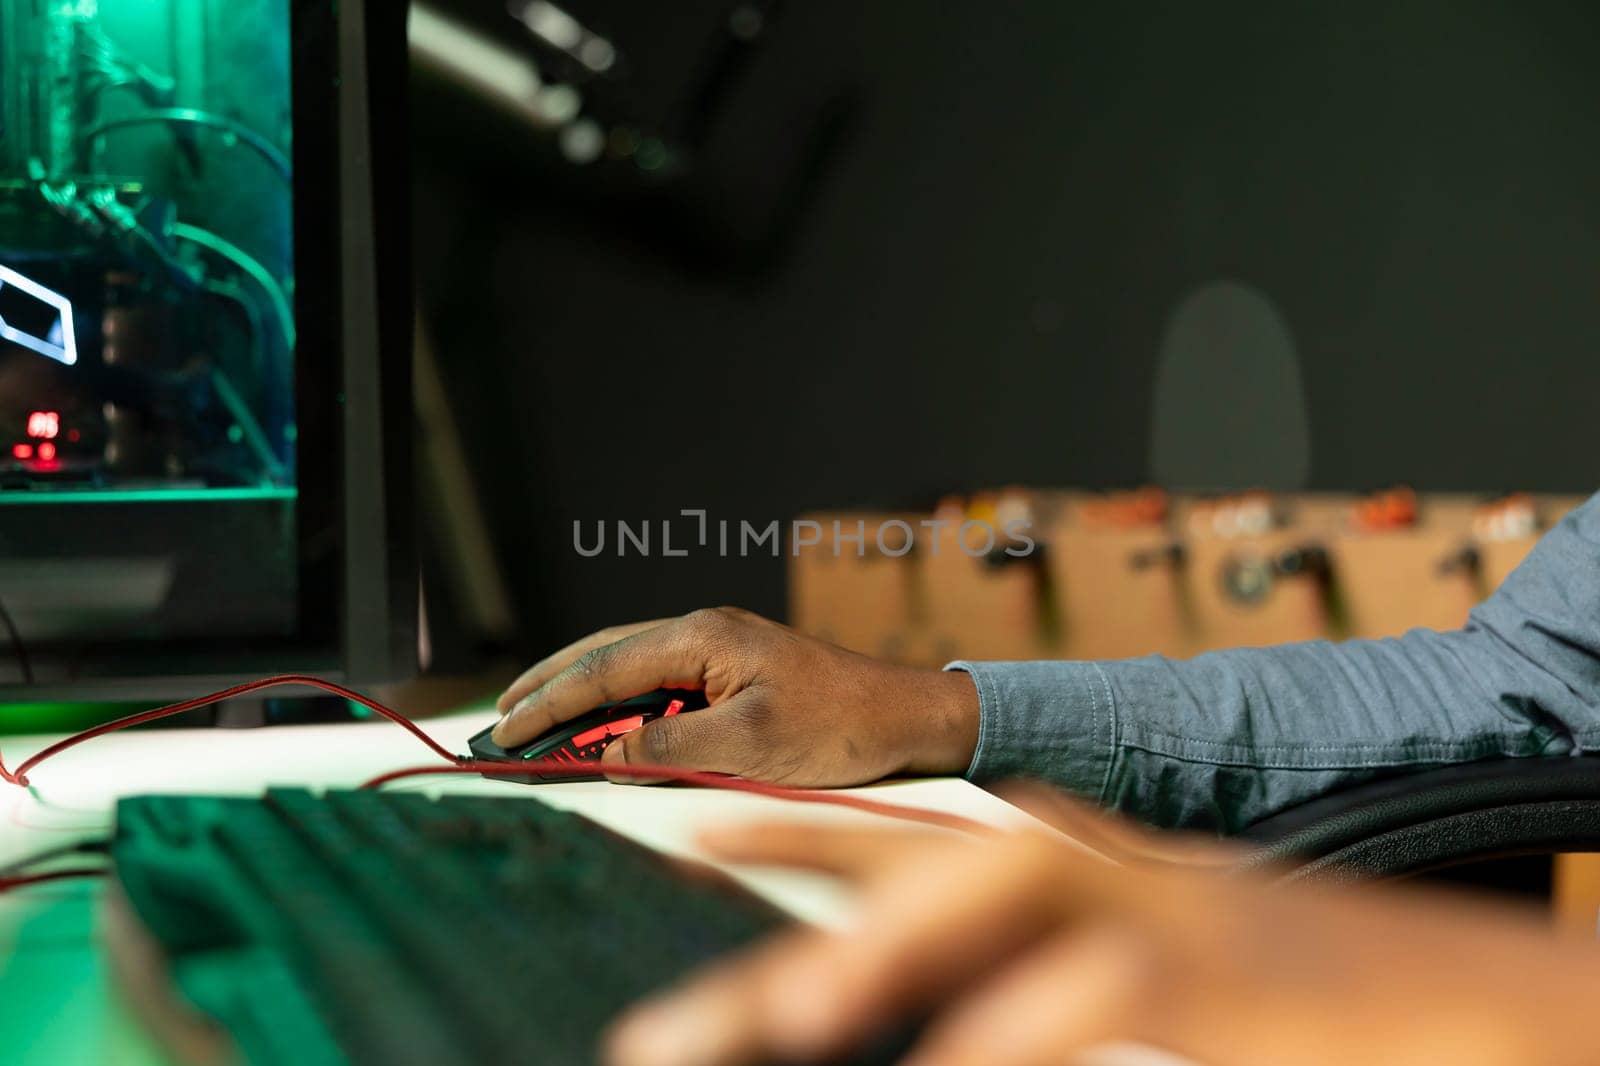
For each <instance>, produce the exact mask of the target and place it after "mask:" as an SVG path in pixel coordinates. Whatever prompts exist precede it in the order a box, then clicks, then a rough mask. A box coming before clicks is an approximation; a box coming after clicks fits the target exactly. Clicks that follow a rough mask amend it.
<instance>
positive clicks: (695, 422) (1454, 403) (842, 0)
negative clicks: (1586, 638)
mask: <svg viewBox="0 0 1600 1066" xmlns="http://www.w3.org/2000/svg"><path fill="white" fill-rule="evenodd" d="M440 6H441V7H444V8H446V9H450V8H456V9H461V10H467V9H471V13H475V14H477V15H479V16H482V17H494V15H495V12H496V9H498V8H499V3H498V0H484V2H482V3H468V2H466V0H456V2H455V3H454V4H441V5H440ZM566 6H568V7H569V8H570V9H571V10H573V11H574V12H575V13H578V14H579V15H580V16H583V17H584V18H585V19H586V20H587V21H589V22H590V23H591V24H594V25H598V26H601V27H603V28H604V29H605V30H606V31H607V32H608V33H609V34H610V35H611V37H612V39H613V40H615V41H616V42H617V43H618V45H619V46H620V48H621V49H622V51H623V54H624V55H625V56H632V57H640V61H639V62H638V63H636V65H635V69H634V70H633V72H632V77H633V79H634V86H633V87H634V88H635V89H636V90H637V91H638V96H637V99H638V100H641V101H646V102H647V104H641V105H640V106H658V105H659V106H667V105H664V104H662V103H661V102H662V101H667V102H668V103H669V104H670V102H671V101H672V100H673V99H674V98H675V97H674V94H675V93H678V92H679V91H680V89H681V84H680V83H681V81H682V78H683V72H684V71H685V70H689V69H692V68H693V57H694V55H696V54H697V53H696V49H697V48H698V47H699V44H698V42H699V40H700V39H701V38H703V36H704V34H705V33H707V32H710V31H709V30H706V31H700V30H698V29H696V27H697V26H699V25H701V24H704V25H705V26H708V27H713V28H714V27H716V26H717V25H718V24H719V23H718V20H719V19H721V18H723V17H724V16H725V13H726V11H727V10H728V5H726V4H707V3H703V2H698V0H696V2H688V0H685V2H684V3H681V4H673V5H642V4H628V3H620V2H611V3H606V4H585V3H579V2H578V0H572V2H571V3H569V4H568V5H566ZM664 8H666V9H671V10H670V11H668V12H665V13H664V12H663V10H662V9H664ZM663 20H666V21H665V22H663ZM697 20H699V21H697ZM668 28H675V29H676V31H677V32H676V33H669V32H667V29H668ZM674 49H678V50H679V52H674V51H673V50H674ZM679 53H681V56H682V57H683V58H682V61H681V62H679V61H678V59H679V57H680V56H679ZM1596 56H1600V9H1597V8H1596V7H1595V6H1594V5H1592V4H1588V3H1538V4H1516V5H1510V4H1504V3H1489V2H1482V3H1442V2H1440V3H1397V4H1378V3H1370V4H1369V3H1359V4H1279V3H1250V4H1241V3H1212V4H1205V5H1192V4H1141V5H1133V6H1130V7H1128V8H1127V9H1123V6H1122V5H1094V6H1093V7H1092V8H1091V7H1089V6H1087V5H1076V4H1063V3H1059V2H1056V0H1034V2H1027V3H1021V2H1014V3H996V4H985V5H976V4H970V3H961V4H946V3H929V2H917V3H909V2H900V3H887V2H885V3H872V4H860V3H857V2H853V0H813V2H809V3H806V4H803V5H800V4H794V5H789V6H788V7H787V9H785V10H784V11H783V12H782V17H781V18H780V19H776V20H774V21H773V23H772V25H771V26H770V29H769V32H768V33H767V34H766V35H765V36H764V38H763V42H762V50H761V52H760V55H759V56H758V59H757V62H755V63H754V64H753V65H752V67H751V68H750V70H749V71H748V72H747V75H746V76H745V77H743V78H742V79H741V80H740V81H739V82H738V83H737V84H736V85H735V86H733V87H732V88H731V89H729V90H728V92H727V93H726V94H725V96H726V101H725V103H726V106H724V107H723V108H722V109H721V110H720V111H719V113H718V115H717V118H716V121H715V123H714V124H713V125H712V126H711V127H710V130H709V133H708V134H707V138H706V142H705V144H704V146H703V147H702V150H701V151H699V152H698V153H697V155H696V159H695V164H694V167H693V169H692V171H691V172H690V173H689V174H688V175H687V176H686V177H685V178H683V179H682V180H681V181H679V182H678V183H677V187H676V188H677V191H676V192H675V193H674V195H673V197H671V198H665V199H661V200H659V201H650V200H646V201H645V202H644V203H643V204H642V205H641V204H640V203H639V202H638V201H637V198H635V197H631V196H630V195H627V194H625V193H624V194H616V193H615V192H614V190H609V189H606V190H602V191H599V192H597V191H595V190H594V189H592V188H586V187H585V181H586V178H585V175H584V173H583V172H582V171H580V170H579V169H578V168H574V167H571V166H568V165H565V164H563V163H561V162H560V160H559V159H558V157H556V156H555V155H553V154H551V153H549V152H548V151H543V150H541V149H540V148H539V147H538V146H529V145H523V144H521V143H518V140H517V137H516V136H515V135H514V134H513V133H511V132H508V131H505V130H502V129H498V128H496V127H493V126H490V125H484V126H477V125H474V124H473V123H472V122H469V121H467V120H466V119H465V117H464V114H465V113H464V111H463V109H462V107H461V106H460V105H459V102H456V101H451V100H449V98H448V97H447V96H445V95H442V94H440V93H438V92H437V91H435V90H434V89H433V88H432V87H430V86H427V85H419V86H418V100H417V104H418V107H417V117H418V126H417V133H416V145H417V149H418V150H417V153H416V192H417V195H416V234H417V257H418V270H419V280H420V287H421V289H420V291H421V298H422V307H423V312H424V314H425V316H426V319H427V321H428V324H429V327H430V329H431V331H432V333H433V339H434V342H435V344H436V346H437V348H438V351H439V356H440V360H441V362H442V364H443V368H444V373H445V375H446V377H447V379H448V385H449V388H450V392H451V397H452V399H453V401H454V404H455V407H456V410H457V414H458V415H459V416H460V417H461V418H462V420H463V423H464V426H465V438H466V443H467V446H468V450H469V455H470V459H471V462H472V464H473V467H474V469H475V471H476V476H477V477H478V479H479V486H478V487H479V488H480V489H481V490H482V491H483V493H484V495H485V498H486V501H487V505H488V509H489V517H490V520H491V526H492V531H493V534H494V537H495V540H496V542H497V546H498V548H499V549H500V551H501V552H502V554H503V565H504V567H505V569H506V572H507V576H508V579H509V582H510V584H511V586H512V592H513V596H514V600H515V603H516V606H517V609H518V611H519V613H520V616H521V617H520V621H521V628H522V634H521V637H520V638H519V643H520V644H523V645H525V647H524V648H522V649H520V650H523V651H529V652H531V651H533V650H536V649H540V648H548V647H549V646H551V645H552V644H553V643H554V642H557V641H563V640H566V639H570V638H572V637H574V636H576V635H579V634H580V633H581V632H583V631H587V630H589V629H593V628H596V627H599V626H601V625H604V624H607V623H609V622H614V621H619V620H624V619H631V618H636V617H652V616H657V615H662V614H667V613H673V612H679V611H683V610H687V609H690V608H692V607H695V606H699V605H705V604H712V603H719V602H728V603H737V604H741V605H744V606H748V607H751V608H753V609H755V610H759V611H762V612H766V613H770V614H775V615H780V616H781V614H782V611H783V563H782V561H781V560H775V559H772V558H770V557H764V558H751V559H743V560H741V559H727V560H724V559H717V558H713V557H710V556H706V555H701V556H692V557H690V558H687V559H661V558H659V557H657V558H650V559H639V558H627V559H618V558H616V557H615V556H614V555H613V556H610V557H608V558H600V559H592V560H591V559H582V558H579V557H578V556H577V555H576V553H575V552H574V551H573V548H572V523H573V521H574V520H575V519H578V520H582V521H584V522H585V523H586V524H587V525H586V528H591V529H592V527H593V523H594V522H595V521H597V520H601V519H604V520H607V521H614V520H616V519H626V520H630V521H637V520H639V519H644V518H653V519H659V518H662V517H669V516H672V515H674V514H676V512H677V511H678V510H679V508H683V507H704V508H707V509H709V510H710V511H711V513H712V517H713V518H717V517H725V518H728V519H732V520H737V519H741V518H743V519H748V520H750V521H752V522H757V523H758V524H765V523H766V522H767V521H769V520H771V519H773V518H779V519H785V520H787V519H788V518H791V517H793V516H794V515H796V514H798V513H800V512H803V511H805V510H807V509H811V508H838V507H847V506H863V507H881V506H887V505H921V506H926V505H929V504H931V503H932V502H933V500H934V498H935V497H936V496H938V495H939V494H941V493H945V492H950V491H959V490H962V489H971V488H976V487H981V486H994V485H1000V484H1007V483H1022V484H1029V485H1040V486H1067V485H1078V486H1123V485H1132V484H1137V483H1141V482H1143V481H1145V480H1147V479H1149V478H1151V477H1152V470H1151V468H1150V425H1149V422H1150V416H1151V409H1152V395H1153V391H1154V381H1155V376H1156V367H1157V360H1158V355H1159V354H1160V352H1161V350H1162V344H1163V337H1164V334H1165V333H1166V330H1167V327H1168V324H1169V322H1170V321H1171V319H1172V316H1173V313H1174V311H1175V309H1176V308H1177V307H1178V306H1179V305H1180V304H1181V303H1182V302H1183V301H1184V300H1185V299H1186V298H1187V297H1189V296H1191V295H1192V294H1193V293H1194V292H1195V291H1196V290H1197V289H1199V288H1200V287H1201V286H1204V285H1207V284H1208V283H1212V282H1216V281H1219V280H1228V281H1234V282H1238V283H1241V284H1244V285H1247V286H1249V287H1251V288H1252V289H1253V290H1254V291H1255V292H1257V293H1258V294H1260V295H1261V296H1263V297H1265V299H1266V300H1267V301H1268V302H1269V303H1270V305H1271V306H1272V307H1273V308H1274V309H1275V311H1276V313H1277V315H1278V316H1279V317H1280V318H1281V320H1282V322H1283V324H1284V325H1285V327H1286V328H1287V331H1288V335H1289V337H1290V339H1291V341H1292V345H1293V349H1294V350H1295V351H1296V352H1297V353H1298V358H1299V364H1300V376H1301V379H1302V381H1303V389H1304V401H1305V412H1306V421H1307V423H1308V426H1309V443H1310V462H1309V474H1308V476H1307V477H1306V479H1305V481H1304V484H1303V486H1301V487H1305V488H1312V489H1330V490H1364V489H1372V488H1376V487H1380V486H1385V485H1390V484H1393V483H1396V482H1406V483H1409V484H1411V485H1413V486H1415V487H1417V488H1419V489H1425V490H1471V491H1502V490H1509V489H1528V490H1536V491H1587V490H1588V489H1591V488H1593V487H1595V486H1596V484H1597V483H1600V450H1597V448H1596V446H1595V434H1594V428H1593V427H1594V425H1595V418H1594V411H1593V407H1594V397H1595V396H1596V395H1600V360H1597V359H1596V357H1595V353H1596V352H1597V350H1600V343H1597V342H1600V286H1597V278H1600V272H1597V267H1600V241H1597V238H1600V195H1597V191H1600V64H1597V62H1596ZM645 57H648V58H649V59H650V61H649V62H644V61H643V59H644V58H645ZM819 145H820V146H822V147H818V146H819ZM797 175H798V176H797ZM1221 350H1222V351H1223V352H1224V356H1225V354H1226V345H1223V346H1222V348H1221ZM1249 355H1250V353H1242V354H1241V356H1240V358H1239V359H1238V360H1237V361H1235V360H1232V359H1229V358H1226V357H1218V356H1216V355H1215V353H1213V355H1211V356H1208V358H1213V359H1215V361H1216V363H1217V365H1216V367H1215V372H1214V374H1210V375H1207V376H1204V377H1203V380H1204V381H1205V382H1206V383H1208V385H1209V387H1205V388H1198V389H1194V390H1192V391H1193V395H1192V397H1191V400H1192V405H1193V412H1192V413H1191V417H1192V419H1193V421H1194V423H1195V424H1196V425H1198V426H1201V427H1203V426H1204V425H1205V424H1206V423H1207V422H1208V421H1215V422H1217V423H1218V424H1225V423H1226V422H1228V420H1229V419H1230V415H1231V412H1233V411H1234V410H1236V409H1238V408H1240V407H1241V406H1242V407H1244V408H1248V407H1249V406H1250V404H1249V403H1248V402H1243V403H1241V400H1240V398H1241V397H1248V396H1250V395H1251V390H1252V389H1253V388H1254V387H1255V386H1254V385H1253V383H1252V381H1251V380H1250V375H1249V374H1247V373H1244V372H1242V371H1238V370H1237V368H1238V367H1247V366H1249V365H1251V359H1250V358H1249V357H1248V356H1249ZM1231 368H1232V369H1233V372H1230V370H1231ZM1202 432H1203V430H1202ZM1232 436H1237V434H1236V433H1234V434H1232ZM1198 446H1199V447H1200V448H1201V449H1202V453H1203V451H1204V441H1203V440H1202V441H1201V442H1200V444H1199V445H1198ZM1259 448H1260V450H1261V452H1262V453H1263V454H1270V453H1271V451H1272V449H1273V448H1274V441H1273V440H1272V439H1270V434H1269V435H1265V436H1264V437H1263V439H1261V440H1260V442H1259ZM1238 451H1239V450H1238V449H1236V448H1226V449H1218V458H1217V464H1218V467H1217V473H1216V476H1215V477H1213V478H1207V479H1206V480H1207V481H1208V482H1211V484H1209V485H1207V486H1205V487H1227V486H1228V484H1229V483H1230V481H1232V480H1235V479H1238V478H1244V479H1245V480H1247V481H1248V480H1250V479H1249V477H1248V472H1249V470H1250V467H1249V463H1248V461H1244V462H1241V461H1240V459H1239V455H1238V454H1237V453H1238ZM1176 487H1194V486H1176ZM1237 487H1245V486H1243V485H1240V486H1237ZM1285 487H1293V486H1285Z"/></svg>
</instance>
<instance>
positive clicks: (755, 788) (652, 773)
mask: <svg viewBox="0 0 1600 1066" xmlns="http://www.w3.org/2000/svg"><path fill="white" fill-rule="evenodd" d="M547 772H548V773H563V774H587V775H589V776H591V777H611V776H616V777H643V778H648V779H650V780H652V781H657V780H659V781H671V782H673V783H675V784H680V785H698V786H699V787H701V788H715V789H721V790H723V791H724V792H747V793H750V794H751V795H756V796H768V797H770V798H772V799H781V800H788V801H790V802H793V803H820V804H825V805H828V806H834V807H850V808H852V809H854V810H858V811H866V812H867V813H869V814H878V815H883V816H884V817H886V818H898V819H900V820H901V821H906V822H921V823H923V824H924V825H935V826H939V827H940V828H942V829H956V830H960V831H961V832H964V833H977V834H982V833H987V832H990V828H989V827H988V826H986V825H984V824H983V823H982V822H978V821H974V820H973V819H971V818H965V817H962V816H961V815H959V814H947V813H946V812H944V811H934V810H928V809H926V808H922V807H906V806H902V805H901V804H898V803H884V802H883V801H882V800H873V799H867V798H865V797H863V796H850V795H845V794H844V793H840V792H828V791H825V790H822V789H813V788H791V787H789V786H787V785H770V784H767V783H765V782H762V781H751V780H748V779H747V778H743V777H732V776H729V775H727V774H713V773H708V772H706V771H704V770H685V769H682V768H681V767H676V766H642V765H638V764H635V765H631V766H601V765H600V764H599V763H593V762H578V763H574V762H565V761H557V760H555V759H540V760H537V761H534V762H524V763H503V762H488V761H485V760H481V759H469V760H466V761H464V762H459V763H457V764H455V765H454V766H412V767H407V768H406V769H404V770H390V771H389V772H388V773H385V774H379V775H378V776H377V777H374V778H373V779H372V780H371V781H368V782H366V783H365V784H363V785H362V786H361V787H362V788H363V789H377V788H382V787H383V786H384V785H387V784H389V783H390V782H391V781H400V780H403V779H405V778H408V777H424V776H427V775H431V774H483V775H485V776H487V777H520V776H523V775H525V774H529V773H536V774H537V773H547Z"/></svg>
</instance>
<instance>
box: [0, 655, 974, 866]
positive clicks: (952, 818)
mask: <svg viewBox="0 0 1600 1066" xmlns="http://www.w3.org/2000/svg"><path fill="white" fill-rule="evenodd" d="M280 685H299V686H303V687H305V688H314V689H320V690H321V691H323V692H328V693H332V694H333V695H335V696H340V697H343V698H344V699H347V700H351V701H353V702H355V703H359V704H360V705H361V706H363V707H365V708H367V709H368V710H370V711H372V712H374V713H376V714H380V715H382V716H383V717H385V718H387V719H389V720H390V721H391V722H393V723H395V724H396V725H398V726H400V727H401V728H403V729H405V730H406V731H407V732H409V733H410V734H411V735H412V736H414V737H416V738H417V739H418V740H419V741H421V742H422V743H423V744H424V745H426V746H427V747H428V749H429V750H430V751H432V752H433V753H434V754H435V755H437V756H439V758H441V759H442V760H444V763H445V765H443V766H422V767H410V768H407V769H403V770H393V771H391V772H389V773H386V774H381V775H379V776H378V777H375V778H373V779H372V780H371V781H368V782H366V784H364V785H362V786H361V787H362V788H369V789H370V788H380V787H382V786H383V785H385V784H387V783H389V782H390V781H398V780H400V779H402V778H407V777H420V776H423V775H425V774H485V775H488V776H522V775H526V774H528V773H541V772H545V771H557V770H559V771H561V772H565V773H574V772H575V773H582V774H590V775H593V776H595V777H606V776H612V777H622V776H626V777H639V778H646V779H650V780H658V779H659V780H665V781H675V782H678V783H680V784H690V785H699V786H701V787H703V788H716V789H722V790H724V791H729V792H749V793H754V794H756V795H761V796H770V797H772V798H774V799H783V800H790V801H793V802H797V803H818V804H826V805H829V806H835V807H851V808H854V809H856V810H860V811H866V812H868V813H870V814H879V815H883V816H886V817H890V818H898V819H901V820H905V821H913V822H921V823H923V824H925V825H937V826H942V827H944V828H947V829H959V830H962V831H964V832H980V833H981V832H985V831H986V827H985V826H983V824H982V823H980V822H975V821H973V820H972V819H969V818H963V817H961V816H960V815H954V814H946V813H944V812H942V811H931V810H925V809H923V808H919V807H903V806H900V805H899V804H893V803H882V802H880V801H878V800H870V799H866V798H864V797H861V796H849V795H843V794H841V793H838V792H828V791H824V790H819V789H806V788H790V787H788V786H785V785H771V784H766V783H764V782H760V781H749V780H746V779H744V778H742V777H729V776H726V775H723V774H713V773H707V772H705V771H703V770H690V769H686V768H684V767H680V766H637V765H634V766H604V767H602V766H601V765H600V764H598V763H579V764H573V763H564V762H563V763H557V762H555V761H552V760H541V761H539V762H523V763H499V762H485V761H481V760H477V759H472V758H469V757H468V756H465V755H455V754H452V753H451V752H450V751H449V750H448V749H446V748H445V747H443V746H442V745H441V744H440V743H439V742H438V741H436V740H434V739H433V738H432V737H430V736H429V735H428V734H427V733H426V732H424V731H423V730H422V729H421V728H420V727H418V726H417V724H416V723H415V722H413V721H411V719H409V718H407V717H406V716H405V715H403V714H401V713H400V712H399V711H396V710H393V709H391V708H389V707H386V706H384V705H383V704H381V703H379V702H378V701H377V700H375V699H372V698H371V697H370V696H364V695H362V694H361V693H359V692H356V691H354V690H353V689H348V688H345V687H344V686H343V685H338V684H335V683H333V682H332V681H324V680H322V679H321V678H319V677H312V676H310V675H309V674H283V675H280V676H278V677H268V678H263V679H261V680H260V681H247V682H245V683H243V684H240V685H234V686H233V687H232V688H227V689H223V690H221V691H220V692H213V693H211V694H209V695H205V696H196V697H194V698H193V699H188V700H182V701H180V702H178V703H169V704H167V705H166V706H164V707H155V708H152V709H151V710H148V711H139V712H137V713H136V714H130V715H126V716H124V717H122V718H117V719H115V720H113V721H110V722H105V723H102V724H100V725H97V726H94V727H93V728H91V729H85V730H84V731H83V732H81V733H75V734H74V735H72V736H70V737H66V738H65V739H63V740H58V741H56V742H55V743H54V744H51V745H50V746H49V747H47V748H45V749H44V750H42V751H39V752H36V753H35V754H34V755H32V756H31V757H30V758H27V759H24V760H23V761H22V763H20V764H19V765H18V766H17V768H16V769H15V770H8V769H6V766H5V761H4V759H3V758H0V781H7V782H9V783H11V784H13V785H17V786H20V787H27V785H28V773H29V771H31V770H32V769H34V767H36V766H38V765H39V764H40V763H42V762H44V761H45V760H46V759H49V758H52V757H54V756H56V755H59V754H61V753H62V752H64V751H66V750H67V749H69V748H74V747H77V746H78V745H79V744H82V743H83V742H84V741H86V740H93V739H94V738H95V737H100V736H105V735H106V734H107V733H114V732H116V731H117V730H119V729H127V728H129V727H130V726H136V725H143V724H144V723H146V722H154V721H156V720H157V719H160V718H168V717H171V716H172V715H175V714H182V713H184V712H185V711H193V710H198V709H199V708H201V707H209V706H210V705H212V704H214V703H220V702H222V701H223V700H230V699H234V698H236V697H239V696H244V695H248V694H249V693H252V692H259V691H260V690H262V689H267V688H275V687H277V686H280ZM0 884H3V882H0Z"/></svg>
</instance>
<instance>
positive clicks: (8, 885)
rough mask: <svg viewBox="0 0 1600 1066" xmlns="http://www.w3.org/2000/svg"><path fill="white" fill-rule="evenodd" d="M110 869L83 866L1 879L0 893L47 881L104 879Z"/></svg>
mask: <svg viewBox="0 0 1600 1066" xmlns="http://www.w3.org/2000/svg"><path fill="white" fill-rule="evenodd" d="M108 869H109V867H105V866H81V867H74V868H73V869H70V870H51V871H50V872H49V873H42V874H24V875H23V876H21V877H0V892H9V891H11V890H12V889H13V888H23V887H25V886H27V885H42V884H44V883H45V882H47V881H67V880H70V879H72V878H77V877H104V876H105V875H106V872H107V870H108Z"/></svg>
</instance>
